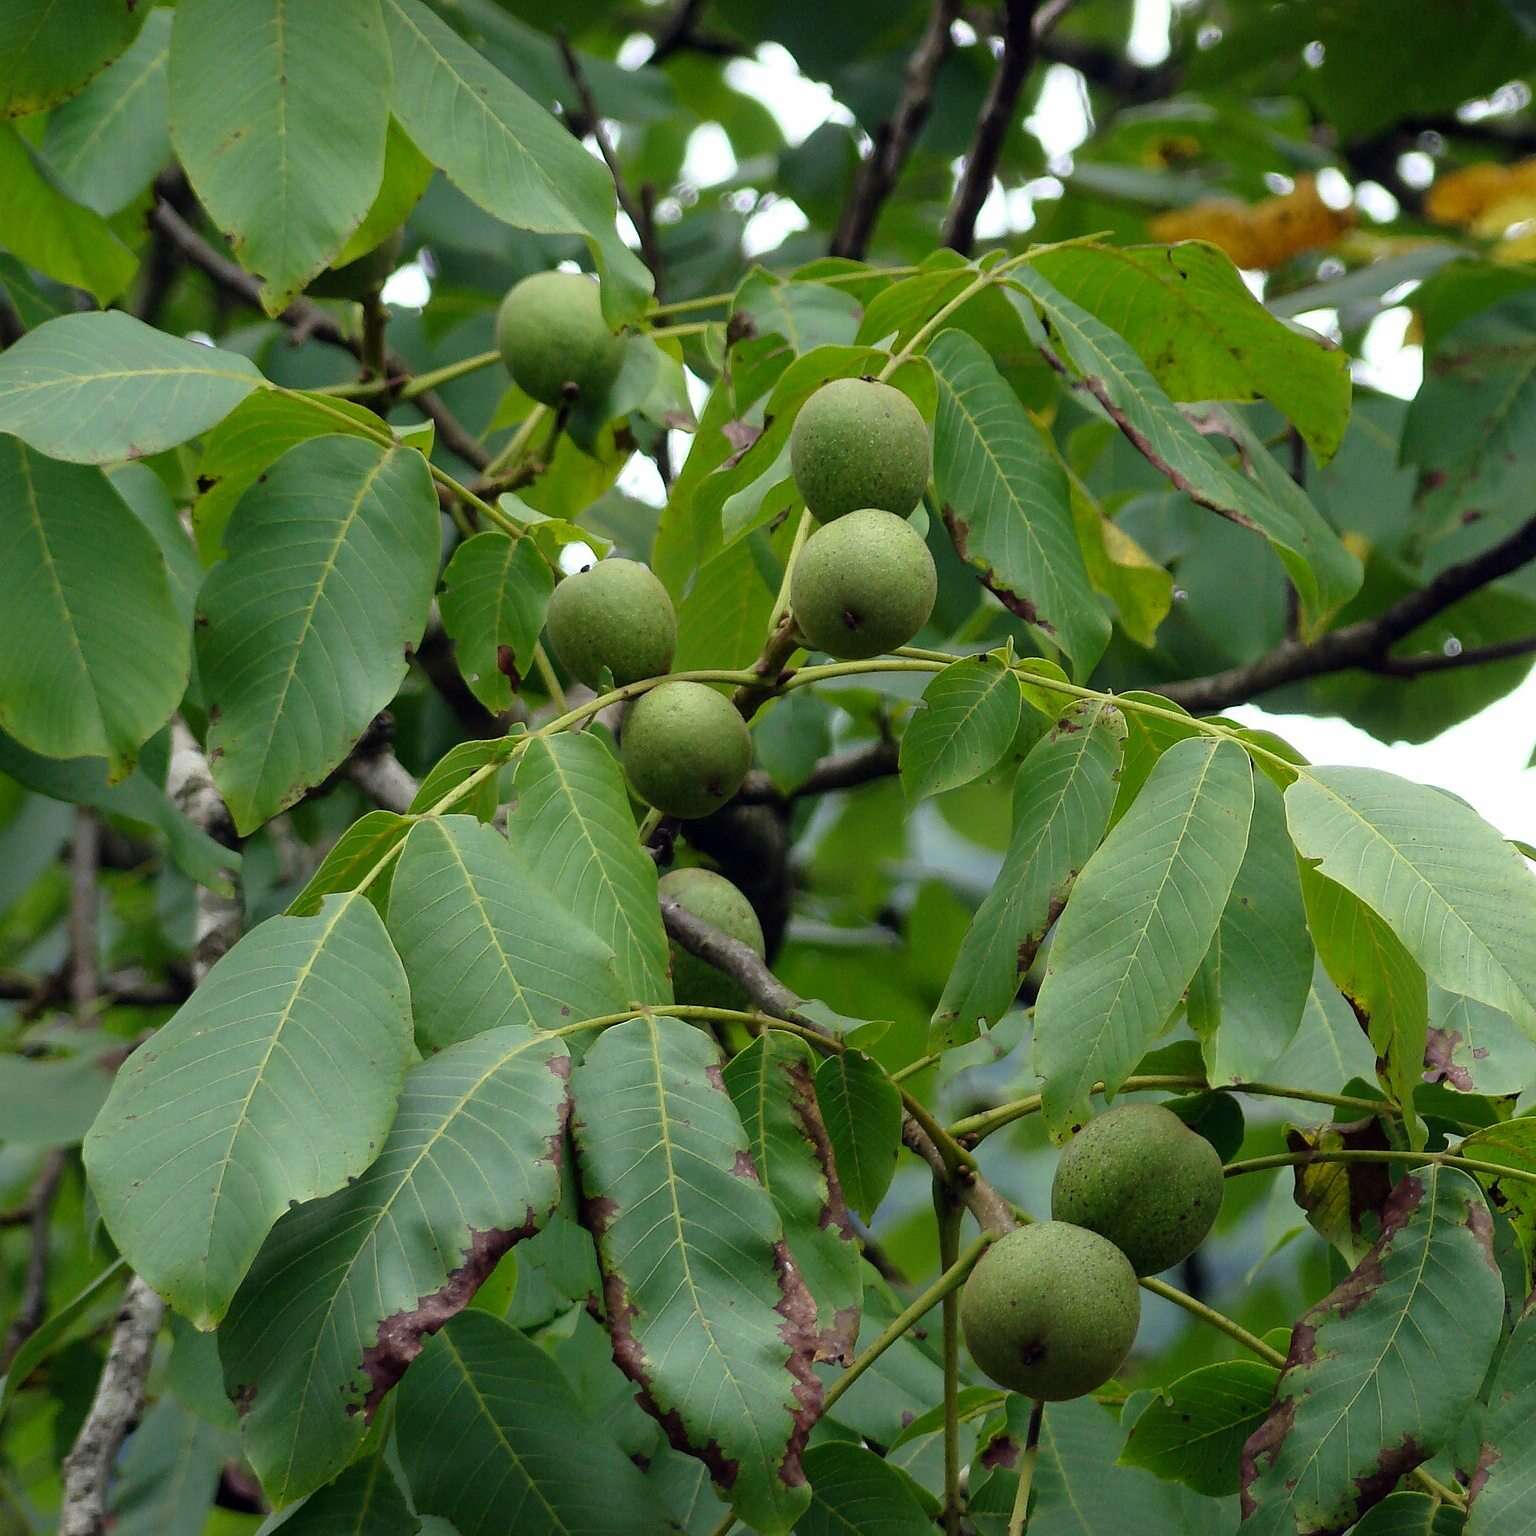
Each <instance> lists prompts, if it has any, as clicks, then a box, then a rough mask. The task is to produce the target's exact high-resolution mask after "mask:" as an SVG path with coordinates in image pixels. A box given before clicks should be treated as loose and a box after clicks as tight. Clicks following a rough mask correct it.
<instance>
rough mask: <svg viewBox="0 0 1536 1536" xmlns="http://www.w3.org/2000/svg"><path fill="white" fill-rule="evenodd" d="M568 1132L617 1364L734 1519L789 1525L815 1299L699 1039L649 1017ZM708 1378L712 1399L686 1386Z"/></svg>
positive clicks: (804, 1430) (588, 1069)
mask: <svg viewBox="0 0 1536 1536" xmlns="http://www.w3.org/2000/svg"><path fill="white" fill-rule="evenodd" d="M572 1095H573V1098H574V1101H575V1110H574V1118H573V1126H574V1130H575V1134H576V1145H577V1149H578V1154H579V1157H580V1165H581V1180H582V1187H583V1188H584V1189H588V1190H593V1191H600V1195H599V1196H598V1197H597V1199H596V1200H595V1203H594V1204H593V1206H592V1207H591V1213H590V1220H591V1223H592V1225H593V1227H594V1230H595V1232H596V1234H597V1243H598V1253H599V1256H600V1258H601V1260H602V1266H603V1282H604V1283H603V1295H604V1303H605V1310H606V1312H607V1323H608V1328H609V1330H610V1332H611V1333H612V1334H613V1339H614V1358H615V1360H616V1361H617V1362H618V1363H619V1365H620V1367H621V1368H622V1369H623V1370H624V1372H625V1374H626V1375H628V1376H629V1377H630V1378H631V1379H632V1380H633V1381H634V1382H635V1384H636V1386H637V1387H638V1388H639V1389H640V1391H641V1393H642V1396H643V1399H644V1404H645V1406H646V1407H647V1408H648V1409H649V1410H650V1411H651V1412H652V1413H654V1414H655V1415H657V1417H659V1418H661V1419H662V1422H663V1424H664V1426H665V1427H666V1429H667V1433H668V1438H669V1439H671V1441H672V1443H673V1444H674V1445H675V1446H676V1447H677V1448H678V1449H679V1450H685V1451H688V1452H689V1453H690V1454H692V1455H695V1456H698V1457H699V1458H700V1459H701V1460H703V1461H704V1462H705V1463H706V1464H707V1465H708V1466H709V1468H710V1472H711V1475H712V1476H713V1477H714V1480H715V1483H716V1485H717V1486H718V1487H720V1488H721V1490H722V1491H723V1492H724V1493H725V1494H726V1496H727V1497H729V1499H730V1500H731V1503H732V1506H733V1507H734V1508H735V1509H736V1511H737V1513H738V1515H739V1517H740V1518H741V1519H742V1520H743V1521H744V1522H746V1523H749V1524H751V1525H752V1526H754V1527H756V1528H757V1529H759V1530H761V1531H763V1532H765V1533H777V1532H784V1531H787V1530H789V1528H790V1527H791V1526H792V1525H793V1524H794V1523H795V1521H796V1519H798V1518H799V1516H800V1515H801V1514H803V1513H804V1510H805V1508H806V1505H807V1503H808V1500H809V1490H808V1489H807V1488H806V1486H805V1477H804V1473H803V1472H802V1470H801V1467H800V1453H801V1450H802V1448H803V1446H804V1444H805V1437H806V1435H807V1434H808V1433H809V1431H810V1427H811V1424H812V1423H813V1422H814V1420H815V1418H816V1415H817V1412H818V1411H819V1407H820V1401H821V1387H820V1383H819V1382H818V1381H817V1379H816V1377H815V1375H814V1374H813V1373H812V1370H811V1361H812V1359H813V1358H814V1356H815V1352H816V1332H815V1305H814V1303H813V1301H812V1300H811V1296H810V1293H809V1291H807V1290H806V1288H805V1284H804V1282H803V1281H802V1280H801V1279H800V1276H799V1271H798V1270H797V1269H796V1268H795V1266H794V1264H793V1263H792V1262H790V1261H789V1257H788V1252H787V1249H786V1247H785V1244H784V1239H783V1234H782V1229H781V1227H780V1225H779V1218H778V1213H777V1211H776V1210H775V1209H774V1205H773V1201H772V1199H771V1198H770V1197H769V1195H768V1192H767V1191H766V1190H765V1189H764V1188H763V1186H762V1184H761V1182H760V1181H759V1179H758V1175H757V1171H756V1168H755V1167H754V1165H753V1162H752V1157H751V1152H750V1149H749V1147H748V1144H747V1138H746V1133H745V1132H744V1131H743V1129H742V1125H741V1120H740V1118H739V1116H738V1115H737V1113H736V1109H735V1106H734V1105H733V1104H732V1103H731V1100H730V1096H729V1095H728V1094H727V1093H726V1091H725V1088H724V1085H723V1081H722V1079H721V1076H720V1067H719V1059H718V1048H717V1047H716V1045H715V1043H714V1040H713V1039H712V1038H711V1037H710V1036H709V1035H708V1034H706V1033H704V1032H703V1031H702V1030H698V1029H695V1028H693V1027H691V1026H690V1025H687V1024H683V1023H681V1022H679V1021H678V1020H676V1019H667V1018H657V1017H655V1016H650V1015H647V1016H645V1017H643V1018H638V1019H634V1020H631V1021H630V1022H629V1023H627V1024H620V1025H618V1026H617V1027H615V1028H612V1029H609V1030H606V1031H605V1032H604V1033H603V1035H602V1036H601V1038H600V1039H599V1040H598V1041H597V1043H596V1044H595V1045H593V1046H592V1047H591V1049H590V1050H589V1051H588V1052H587V1056H586V1059H585V1061H584V1062H583V1063H582V1064H581V1065H580V1066H579V1067H578V1068H577V1069H576V1071H575V1073H574V1074H573V1076H572ZM701 1378H702V1379H705V1380H708V1381H710V1382H711V1383H712V1384H713V1385H712V1390H710V1391H709V1392H708V1393H707V1394H702V1393H699V1392H697V1391H696V1390H695V1383H696V1382H698V1381H699V1380H700V1379H701Z"/></svg>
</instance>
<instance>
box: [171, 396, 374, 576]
mask: <svg viewBox="0 0 1536 1536" xmlns="http://www.w3.org/2000/svg"><path fill="white" fill-rule="evenodd" d="M384 430H385V429H384V428H383V426H382V424H381V423H380V421H379V418H378V417H377V416H375V415H374V414H373V412H372V411H370V410H369V409H368V408H367V406H364V405H359V404H357V403H356V402H355V401H353V400H342V399H338V398H336V397H334V396H330V395H307V394H303V393H300V392H298V391H289V390H276V389H271V390H262V391H260V392H259V393H257V394H254V395H250V396H248V397H247V398H246V399H245V400H243V401H241V403H240V404H239V405H237V406H236V407H235V409H234V410H233V411H232V412H230V414H229V415H228V416H227V417H225V419H224V420H223V421H221V422H220V423H219V424H218V426H216V427H215V428H214V429H213V431H212V432H210V433H209V434H208V435H207V436H206V437H205V438H204V439H203V456H202V458H201V459H200V460H199V461H198V466H197V487H198V497H197V500H196V501H195V502H194V503H193V505H192V524H193V527H194V528H195V529H196V530H197V547H198V550H199V551H200V552H201V554H202V557H203V559H204V560H205V561H206V562H207V563H208V564H209V565H212V564H213V563H214V562H215V561H216V560H219V559H221V558H222V557H223V555H224V530H225V528H226V527H227V526H228V525H229V519H230V515H231V514H232V513H233V512H234V510H235V506H236V504H237V503H238V502H239V500H240V498H241V497H242V496H243V495H245V493H246V491H247V490H249V489H250V487H251V486H253V485H254V484H255V483H256V480H257V478H258V477H259V476H260V475H261V473H262V471H263V470H265V469H266V468H267V467H268V466H269V465H271V464H274V463H276V462H277V460H278V459H280V458H281V457H282V456H283V455H284V454H285V453H286V452H287V451H288V450H289V449H290V448H292V447H294V446H295V445H296V444H298V443H304V442H308V441H309V439H310V438H312V437H327V436H330V435H332V434H334V433H338V432H341V433H353V434H355V435H356V436H358V437H366V438H370V439H372V440H373V441H374V442H380V441H382V440H383V437H384Z"/></svg>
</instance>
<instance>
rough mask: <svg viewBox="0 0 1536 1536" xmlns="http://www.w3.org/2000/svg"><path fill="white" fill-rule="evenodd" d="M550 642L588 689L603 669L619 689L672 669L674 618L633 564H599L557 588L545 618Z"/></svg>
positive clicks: (661, 593)
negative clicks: (608, 673) (607, 671)
mask: <svg viewBox="0 0 1536 1536" xmlns="http://www.w3.org/2000/svg"><path fill="white" fill-rule="evenodd" d="M545 623H546V624H547V625H548V626H549V643H550V644H551V645H552V646H553V647H554V649H555V655H557V656H558V657H559V658H560V660H561V662H562V663H563V664H564V665H565V667H566V668H567V669H568V670H569V671H570V672H572V673H573V674H574V675H575V676H577V677H579V678H580V679H581V680H582V682H584V683H585V684H586V685H587V686H588V687H589V688H596V687H598V686H599V680H600V679H601V677H602V674H603V668H604V667H607V668H608V670H609V671H610V672H612V673H613V680H614V682H615V683H617V684H618V685H619V686H620V687H622V686H623V685H624V684H625V683H637V682H639V681H640V679H641V678H642V677H659V676H660V675H661V674H662V673H663V672H666V671H668V670H670V668H671V666H672V652H673V650H674V649H676V646H677V614H676V613H675V612H674V610H673V608H672V599H671V598H670V597H668V596H667V589H666V588H665V587H664V586H662V584H661V583H660V582H659V581H658V580H657V579H656V577H655V575H654V574H653V572H652V571H651V569H650V567H649V566H645V565H641V564H640V563H639V562H638V561H636V560H600V561H598V563H597V564H596V565H594V566H592V567H591V568H590V569H588V570H585V571H582V572H580V573H579V574H577V575H575V576H567V577H566V578H565V579H564V580H563V581H562V582H561V583H560V585H559V586H557V587H556V588H555V592H554V596H553V597H551V598H550V600H549V613H548V615H547V616H546V618H545Z"/></svg>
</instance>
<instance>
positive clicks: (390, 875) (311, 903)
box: [287, 811, 415, 917]
mask: <svg viewBox="0 0 1536 1536" xmlns="http://www.w3.org/2000/svg"><path fill="white" fill-rule="evenodd" d="M414 825H415V818H414V817H412V816H397V815H396V814H395V813H394V812H393V811H369V812H368V813H367V815H365V816H359V817H358V818H357V820H356V821H354V822H353V823H352V825H351V826H350V827H348V828H347V830H346V831H345V832H343V833H342V834H341V836H340V837H338V838H337V839H336V841H335V842H334V843H332V844H331V846H330V848H329V850H328V851H327V853H326V855H325V857H324V858H323V859H322V860H321V861H320V865H319V868H317V869H316V870H315V872H314V874H312V875H311V876H310V877H309V879H308V880H307V881H306V882H305V885H304V889H303V890H302V891H300V892H299V894H298V895H297V896H295V897H294V898H293V900H292V901H290V902H289V903H288V907H287V913H288V916H289V917H313V916H314V915H315V913H316V912H318V911H319V910H320V908H321V906H322V905H324V901H325V898H326V897H327V896H332V895H336V894H337V893H339V892H343V891H355V890H356V889H357V887H358V885H359V884H360V883H361V882H362V880H363V878H364V876H366V875H367V874H368V873H369V871H370V870H372V869H373V867H374V866H375V865H376V864H377V863H378V862H379V860H380V859H382V858H383V857H384V856H385V855H386V854H387V853H389V851H390V850H391V849H393V848H398V847H399V846H400V844H401V843H403V842H404V841H405V839H406V834H407V833H408V832H409V831H410V830H411V828H412V827H413V826H414ZM399 867H400V866H399V863H398V861H396V862H395V863H394V864H391V865H390V866H389V868H388V869H386V870H385V871H384V873H383V874H382V875H380V876H379V877H378V878H377V879H376V880H375V881H374V882H373V884H372V885H370V886H369V887H368V893H367V894H368V899H369V900H370V901H371V902H372V903H373V904H374V906H376V907H377V908H378V909H379V910H380V912H381V913H382V912H384V911H386V910H387V909H388V903H389V888H390V885H391V883H392V882H393V880H394V875H395V871H396V870H397V869H398V868H399Z"/></svg>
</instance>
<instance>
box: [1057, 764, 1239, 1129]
mask: <svg viewBox="0 0 1536 1536" xmlns="http://www.w3.org/2000/svg"><path fill="white" fill-rule="evenodd" d="M1252 813H1253V770H1252V768H1251V766H1250V764H1249V762H1248V758H1247V755H1246V754H1245V753H1244V752H1243V750H1242V748H1240V747H1238V746H1236V745H1235V744H1234V743H1232V742H1230V741H1223V740H1219V739H1216V738H1212V737H1209V736H1205V737H1199V738H1191V739H1189V740H1186V741H1180V742H1177V743H1175V744H1174V745H1173V746H1171V747H1170V748H1169V749H1168V750H1167V751H1166V752H1165V753H1164V754H1163V755H1162V757H1161V758H1159V759H1158V762H1157V766H1156V767H1155V768H1153V770H1152V773H1151V776H1150V777H1149V778H1148V779H1147V782H1146V784H1145V785H1144V786H1143V787H1142V790H1141V793H1140V794H1139V795H1137V797H1136V799H1135V800H1134V801H1133V802H1132V804H1131V808H1130V810H1129V811H1127V812H1126V814H1125V816H1124V817H1123V818H1122V819H1121V821H1120V822H1119V823H1118V824H1117V825H1116V826H1115V828H1114V830H1113V831H1112V832H1111V833H1110V834H1109V836H1108V837H1107V838H1106V839H1105V840H1104V842H1103V844H1102V845H1101V846H1100V848H1099V849H1098V851H1097V852H1096V853H1095V854H1094V855H1093V856H1092V858H1090V859H1089V860H1088V863H1087V865H1086V866H1085V867H1084V869H1083V872H1082V874H1081V875H1079V877H1078V879H1077V883H1076V885H1075V887H1074V888H1073V891H1072V895H1071V897H1070V898H1069V900H1068V902H1067V908H1066V911H1065V913H1064V914H1063V915H1062V918H1061V922H1060V924H1059V925H1058V928H1057V931H1056V937H1055V940H1054V942H1053V943H1052V946H1051V954H1050V959H1049V960H1048V961H1047V964H1046V971H1045V980H1044V982H1043V983H1042V984H1041V987H1040V996H1039V999H1038V1000H1037V1002H1036V1004H1035V1070H1036V1071H1037V1072H1038V1073H1039V1074H1040V1076H1041V1077H1043V1078H1044V1079H1045V1088H1044V1095H1045V1107H1044V1112H1045V1119H1046V1124H1047V1126H1048V1127H1049V1129H1050V1132H1051V1134H1052V1135H1053V1136H1055V1137H1058V1138H1059V1137H1063V1136H1065V1135H1067V1134H1069V1133H1070V1131H1071V1130H1072V1128H1073V1127H1074V1125H1080V1124H1081V1123H1082V1122H1083V1121H1084V1120H1085V1119H1086V1118H1087V1115H1088V1101H1089V1090H1090V1089H1091V1088H1092V1086H1093V1084H1094V1083H1095V1082H1097V1081H1100V1080H1102V1081H1103V1082H1104V1084H1105V1085H1106V1088H1107V1089H1108V1091H1109V1092H1110V1093H1113V1092H1114V1091H1115V1089H1117V1088H1118V1087H1119V1086H1120V1084H1121V1083H1122V1082H1123V1081H1124V1080H1125V1077H1126V1076H1127V1074H1128V1073H1129V1072H1130V1071H1131V1070H1132V1068H1133V1067H1134V1066H1135V1065H1136V1062H1137V1061H1138V1060H1139V1059H1140V1058H1141V1056H1142V1054H1143V1052H1144V1051H1145V1050H1146V1049H1147V1047H1148V1046H1149V1045H1150V1044H1151V1043H1152V1041H1153V1040H1154V1039H1156V1037H1157V1035H1158V1033H1159V1031H1161V1029H1162V1027H1163V1025H1164V1024H1166V1023H1167V1021H1168V1018H1169V1016H1170V1015H1171V1014H1172V1012H1173V1010H1174V1009H1175V1007H1177V1006H1178V1002H1179V999H1180V997H1181V996H1182V995H1183V992H1184V988H1185V987H1186V986H1187V985H1188V984H1189V981H1190V978H1191V977H1192V976H1193V975H1194V974H1195V970H1196V968H1197V967H1198V966H1199V964H1200V962H1201V960H1203V959H1204V958H1205V954H1206V951H1207V950H1208V949H1209V948H1210V944H1211V939H1212V936H1213V935H1214V934H1215V932H1216V926H1217V924H1218V923H1219V922H1220V920H1221V914H1222V911H1223V910H1224V908H1225V907H1226V904H1227V898H1228V897H1229V896H1230V894H1231V891H1232V884H1233V881H1234V880H1235V879H1236V877H1237V872H1238V869H1239V867H1240V866H1241V864H1242V861H1243V855H1244V852H1245V851H1246V848H1247V843H1248V823H1249V820H1250V818H1251V816H1252Z"/></svg>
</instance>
